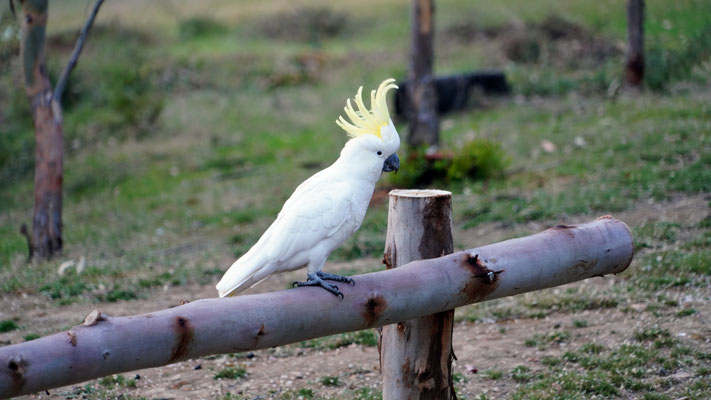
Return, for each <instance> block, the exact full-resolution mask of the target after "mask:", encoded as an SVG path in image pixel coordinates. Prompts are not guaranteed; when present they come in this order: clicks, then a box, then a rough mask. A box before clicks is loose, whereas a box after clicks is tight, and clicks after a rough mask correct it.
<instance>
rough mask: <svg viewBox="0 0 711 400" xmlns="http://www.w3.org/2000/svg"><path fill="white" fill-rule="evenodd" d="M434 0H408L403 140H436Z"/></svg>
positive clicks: (418, 142) (428, 142)
mask: <svg viewBox="0 0 711 400" xmlns="http://www.w3.org/2000/svg"><path fill="white" fill-rule="evenodd" d="M434 7H435V6H434V0H412V27H411V29H410V40H411V44H410V63H409V68H408V73H407V80H408V85H407V97H408V102H409V104H408V107H407V109H408V110H409V112H410V115H408V117H407V121H408V125H409V129H408V135H407V144H408V145H410V147H412V148H415V147H418V146H436V145H438V144H439V116H438V115H437V90H436V88H435V78H434V74H433V73H432V66H433V65H434V13H435V9H434Z"/></svg>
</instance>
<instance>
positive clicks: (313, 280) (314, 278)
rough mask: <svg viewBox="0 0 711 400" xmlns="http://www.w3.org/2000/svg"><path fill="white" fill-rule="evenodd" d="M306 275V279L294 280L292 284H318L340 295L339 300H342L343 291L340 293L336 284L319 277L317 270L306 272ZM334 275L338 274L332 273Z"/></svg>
mask: <svg viewBox="0 0 711 400" xmlns="http://www.w3.org/2000/svg"><path fill="white" fill-rule="evenodd" d="M306 275H307V276H308V279H307V280H306V282H294V283H293V284H292V286H298V287H301V286H320V287H322V288H324V289H326V290H328V291H329V292H331V293H333V294H334V295H336V296H338V297H340V298H341V300H343V293H341V291H340V290H338V286H336V285H332V284H330V283H327V282H325V281H324V280H323V279H321V276H320V273H318V272H317V273H315V274H306ZM324 275H329V274H324ZM334 276H339V275H334ZM340 278H346V277H344V276H341V277H340ZM326 279H330V278H326ZM346 279H350V278H346ZM350 280H351V281H352V280H353V279H350ZM341 282H346V281H341Z"/></svg>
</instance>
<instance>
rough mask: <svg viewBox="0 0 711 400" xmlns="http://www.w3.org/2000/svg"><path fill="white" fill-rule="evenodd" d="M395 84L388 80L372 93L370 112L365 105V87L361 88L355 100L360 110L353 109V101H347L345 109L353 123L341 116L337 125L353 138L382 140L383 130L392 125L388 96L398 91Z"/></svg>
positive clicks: (393, 80) (392, 80)
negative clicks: (393, 90) (366, 136)
mask: <svg viewBox="0 0 711 400" xmlns="http://www.w3.org/2000/svg"><path fill="white" fill-rule="evenodd" d="M393 82H395V79H392V78H390V79H386V80H384V81H383V82H382V83H381V84H380V86H378V90H372V91H371V92H370V108H371V109H370V110H368V108H367V107H366V106H365V104H364V103H363V86H361V87H359V88H358V92H357V93H356V95H355V98H354V100H355V103H356V106H358V110H357V111H356V110H355V108H353V105H352V104H351V99H348V100H346V106H345V107H344V108H343V110H345V112H346V115H347V116H348V118H349V119H350V120H351V122H348V121H347V120H346V119H345V118H343V116H339V117H338V120H336V124H338V126H340V127H341V128H343V130H344V131H346V133H348V136H350V137H352V138H355V137H358V136H362V135H375V136H377V137H379V138H381V139H382V138H383V137H382V133H381V129H382V128H383V127H384V126H388V125H389V124H390V112H389V111H388V102H387V98H386V95H387V93H388V91H389V90H390V89H397V85H396V84H395V83H393Z"/></svg>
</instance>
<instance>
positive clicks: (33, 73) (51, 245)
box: [20, 0, 64, 259]
mask: <svg viewBox="0 0 711 400" xmlns="http://www.w3.org/2000/svg"><path fill="white" fill-rule="evenodd" d="M21 4H22V40H21V42H20V56H21V58H22V72H23V79H24V83H25V92H26V94H27V97H28V99H29V102H30V106H31V108H32V120H33V123H34V127H35V188H34V192H35V206H34V213H33V218H32V234H31V238H32V240H31V243H29V246H30V257H33V256H34V257H37V258H42V259H45V258H50V257H52V255H54V254H55V253H57V252H59V251H60V250H61V249H62V173H63V157H64V154H63V153H64V148H63V131H62V120H61V111H60V107H59V103H58V102H57V101H56V100H55V99H53V97H52V87H51V85H50V82H49V78H48V76H47V64H46V60H45V28H46V26H47V14H48V13H47V0H23V1H21Z"/></svg>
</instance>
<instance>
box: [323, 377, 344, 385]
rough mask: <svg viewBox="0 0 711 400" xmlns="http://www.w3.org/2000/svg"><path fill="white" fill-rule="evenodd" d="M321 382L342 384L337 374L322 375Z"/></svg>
mask: <svg viewBox="0 0 711 400" xmlns="http://www.w3.org/2000/svg"><path fill="white" fill-rule="evenodd" d="M320 382H321V384H322V385H324V386H341V380H340V379H339V378H338V377H337V376H330V375H326V376H322V377H321V380H320Z"/></svg>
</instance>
